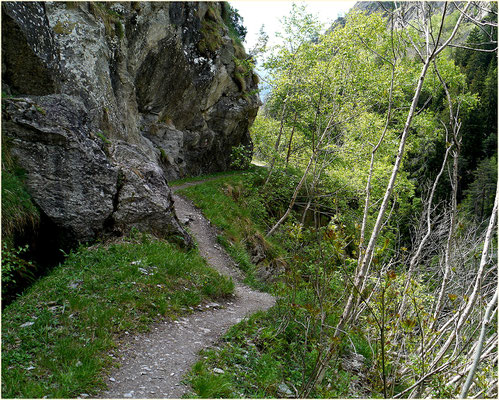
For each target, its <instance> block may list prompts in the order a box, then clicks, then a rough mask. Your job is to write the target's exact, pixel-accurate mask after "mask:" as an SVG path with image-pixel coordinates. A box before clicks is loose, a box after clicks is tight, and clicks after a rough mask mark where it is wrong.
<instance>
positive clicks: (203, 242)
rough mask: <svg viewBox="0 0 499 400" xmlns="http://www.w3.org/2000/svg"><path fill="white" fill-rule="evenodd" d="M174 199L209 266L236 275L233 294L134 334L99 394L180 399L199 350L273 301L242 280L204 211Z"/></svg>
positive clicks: (103, 395) (181, 216)
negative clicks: (173, 319)
mask: <svg viewBox="0 0 499 400" xmlns="http://www.w3.org/2000/svg"><path fill="white" fill-rule="evenodd" d="M213 179H217V178H211V179H206V180H204V181H196V182H189V183H185V184H182V185H179V186H177V187H173V188H172V189H173V191H177V190H179V189H182V188H184V187H187V186H193V185H196V184H199V183H202V182H205V181H207V180H213ZM173 198H174V202H175V203H174V206H175V212H176V213H177V216H178V218H179V219H180V220H181V221H185V220H188V221H189V223H188V227H189V229H190V231H191V233H192V236H193V237H194V238H195V240H196V241H197V244H198V249H199V252H200V254H201V255H202V256H203V257H204V258H205V259H206V260H207V262H208V264H209V265H210V266H211V267H213V268H215V269H216V270H217V271H219V272H220V273H221V274H224V275H226V276H230V277H232V279H233V281H234V283H235V290H234V295H233V296H232V298H230V299H228V300H225V301H222V302H219V303H210V304H207V305H204V306H203V307H198V308H197V309H196V311H194V312H193V313H192V314H190V315H188V316H186V317H184V318H180V319H179V320H178V321H166V322H162V323H158V324H156V325H155V326H153V327H152V329H151V332H149V333H146V334H141V335H136V336H135V337H133V338H131V339H132V340H130V341H128V343H127V344H126V345H125V348H124V349H123V350H122V351H121V354H120V362H121V368H119V369H116V370H113V371H111V373H110V375H109V382H108V390H106V391H105V392H102V393H101V395H100V396H99V397H100V398H180V397H181V396H182V395H184V394H185V393H187V392H188V390H189V388H188V387H187V386H186V385H184V384H183V383H182V382H181V381H182V376H183V375H184V374H185V373H186V372H188V371H189V369H190V368H191V367H192V365H193V364H194V363H195V362H196V361H197V359H198V353H199V351H200V350H202V349H203V348H206V347H208V346H210V345H212V344H214V343H215V342H216V341H217V340H218V339H220V337H221V336H222V335H223V334H224V333H225V332H226V331H227V329H228V328H229V327H231V326H232V325H234V324H236V323H238V322H239V321H241V320H242V319H243V318H244V317H245V316H248V315H250V314H252V313H254V312H256V311H258V310H266V309H268V308H270V307H272V306H273V305H274V304H275V299H274V298H273V297H272V296H271V295H269V294H268V293H262V292H258V291H255V290H253V289H251V288H249V287H248V286H246V285H244V284H243V283H241V281H242V278H243V276H242V274H241V272H240V271H239V270H238V269H237V268H236V266H235V264H234V262H233V261H232V259H231V258H230V257H229V256H228V255H227V253H226V252H225V251H224V250H223V249H222V248H221V247H220V246H219V245H218V244H217V241H216V237H217V232H216V230H215V229H214V228H213V227H212V226H211V225H210V223H209V222H208V221H207V220H206V218H205V217H204V216H203V214H202V213H201V211H200V210H199V209H197V208H196V207H194V205H193V204H192V203H191V202H190V201H189V200H187V199H185V198H183V197H181V196H178V195H174V196H173ZM201 309H203V311H201Z"/></svg>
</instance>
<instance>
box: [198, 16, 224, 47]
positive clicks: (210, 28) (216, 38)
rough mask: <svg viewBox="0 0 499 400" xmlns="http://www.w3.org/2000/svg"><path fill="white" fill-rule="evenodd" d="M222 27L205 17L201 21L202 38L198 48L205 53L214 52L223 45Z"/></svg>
mask: <svg viewBox="0 0 499 400" xmlns="http://www.w3.org/2000/svg"><path fill="white" fill-rule="evenodd" d="M221 29H222V27H221V26H220V25H219V24H218V23H217V22H214V21H211V20H208V19H204V20H203V21H202V22H201V35H202V38H201V40H200V41H199V43H198V50H199V52H200V53H201V54H203V55H208V53H210V52H211V53H214V52H215V51H217V50H218V49H219V48H220V47H222V43H223V42H222V35H221V34H220V31H221Z"/></svg>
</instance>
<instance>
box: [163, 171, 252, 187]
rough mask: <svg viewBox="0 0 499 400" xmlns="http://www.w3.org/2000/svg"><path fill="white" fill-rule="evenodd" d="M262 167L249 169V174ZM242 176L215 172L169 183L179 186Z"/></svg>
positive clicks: (238, 172)
mask: <svg viewBox="0 0 499 400" xmlns="http://www.w3.org/2000/svg"><path fill="white" fill-rule="evenodd" d="M258 168H260V167H257V166H250V168H249V169H248V171H249V172H252V171H254V170H256V169H258ZM238 175H241V171H237V170H234V171H221V172H214V173H213V174H207V175H200V176H189V177H186V178H182V179H177V180H175V181H171V182H168V185H169V186H178V185H181V184H183V183H189V182H197V181H201V180H205V179H212V178H224V177H227V176H238Z"/></svg>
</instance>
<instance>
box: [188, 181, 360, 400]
mask: <svg viewBox="0 0 499 400" xmlns="http://www.w3.org/2000/svg"><path fill="white" fill-rule="evenodd" d="M249 182H251V178H250V177H249V175H248V174H246V173H240V174H235V175H232V176H224V177H220V179H216V180H213V181H208V182H205V183H203V184H199V185H196V186H193V187H189V188H186V189H182V190H181V191H180V193H181V194H182V195H185V196H186V197H188V198H190V199H191V200H192V201H193V202H194V203H195V204H196V206H198V207H199V208H201V209H202V210H203V213H204V214H205V216H206V217H207V218H208V219H209V220H210V221H211V222H212V223H213V224H214V225H215V226H217V227H218V228H219V229H220V230H221V232H222V235H221V236H220V238H219V239H220V243H222V244H223V245H224V247H225V248H226V249H227V250H228V251H229V253H231V255H232V256H233V258H234V259H236V260H237V261H238V262H239V264H240V267H241V268H242V269H244V270H247V271H249V273H250V274H249V276H250V277H252V278H251V280H252V281H253V283H255V282H258V281H257V280H256V279H255V278H254V276H255V268H256V267H255V266H254V265H252V264H251V262H250V261H249V259H250V257H249V256H248V253H247V250H246V246H245V243H246V242H247V240H248V237H252V236H254V235H255V234H256V235H260V234H261V232H262V228H261V227H260V225H259V223H258V220H259V218H255V209H254V208H259V207H262V204H260V203H259V202H258V200H257V201H252V200H251V197H252V195H251V194H250V195H249V198H248V196H247V193H246V194H245V191H246V189H241V188H246V187H247V185H248V183H249ZM279 189H280V188H277V187H276V188H274V189H273V190H277V191H279ZM267 195H269V193H267ZM270 195H273V193H270ZM256 211H257V212H256V214H257V215H258V210H256ZM260 221H261V218H260ZM268 245H269V247H270V253H272V252H273V253H274V254H273V256H274V257H275V256H278V257H286V254H285V252H284V250H283V249H282V248H281V247H280V246H277V245H276V244H275V243H269V244H268ZM267 289H269V290H271V291H273V292H275V293H277V294H280V295H282V296H284V297H286V296H292V294H290V293H289V288H288V287H285V285H284V284H283V283H279V282H277V283H276V284H274V285H273V286H272V287H267ZM339 290H342V289H341V288H340V289H339ZM310 295H311V294H310V293H308V292H307V291H300V290H298V291H297V292H296V293H295V295H293V297H294V300H293V301H294V302H296V303H298V304H295V305H294V306H295V307H296V309H293V310H291V309H290V308H289V303H288V302H287V301H286V300H284V299H282V300H281V301H278V305H277V306H276V307H274V308H272V309H270V310H269V311H267V312H260V313H257V314H255V315H253V316H252V317H251V318H249V319H247V320H245V321H243V322H241V323H240V324H237V325H235V326H234V327H233V328H231V329H230V330H229V332H228V333H227V334H226V335H225V336H224V338H223V340H222V343H220V344H219V345H217V346H215V347H214V348H212V349H208V350H205V351H203V352H202V356H203V357H202V359H201V360H200V361H199V362H198V363H197V364H196V365H195V366H194V367H193V369H192V371H191V372H190V374H189V376H188V378H187V381H188V382H189V383H190V384H191V386H192V388H193V390H194V393H193V394H192V396H194V397H201V398H218V397H225V398H239V397H243V398H271V397H286V394H285V393H284V392H283V390H286V389H288V390H291V392H292V393H293V394H294V389H293V385H295V386H296V387H298V388H299V387H300V386H301V384H302V383H303V380H304V379H306V376H308V373H310V367H311V366H312V365H313V363H314V360H315V357H316V356H317V352H316V350H315V347H314V344H313V343H308V344H306V343H305V339H304V336H303V335H302V330H303V329H302V325H301V324H302V323H304V322H305V323H306V320H305V319H303V318H304V316H306V313H305V314H304V313H303V312H302V311H303V310H301V309H302V308H303V307H306V306H307V303H308V302H309V301H310V299H309V296H310ZM302 319H303V320H302ZM353 340H354V341H355V342H357V340H356V338H354V339H353ZM363 344H364V343H363V342H362V341H360V342H358V343H356V346H357V347H358V346H359V345H363ZM215 368H219V369H222V370H223V371H224V373H223V374H218V373H216V372H214V369H215ZM304 371H306V375H303V372H304ZM351 379H352V375H351V374H350V373H349V372H346V371H342V370H341V368H338V365H337V364H335V365H332V368H330V369H329V370H328V371H327V373H326V379H325V380H324V385H323V386H322V387H319V388H317V390H316V391H314V392H313V393H312V396H313V397H345V396H347V395H349V390H350V389H349V384H350V381H351ZM283 384H285V385H286V386H283ZM350 394H351V393H350Z"/></svg>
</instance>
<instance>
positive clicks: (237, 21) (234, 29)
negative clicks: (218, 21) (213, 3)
mask: <svg viewBox="0 0 499 400" xmlns="http://www.w3.org/2000/svg"><path fill="white" fill-rule="evenodd" d="M222 18H223V20H224V22H225V25H227V27H228V28H229V36H230V37H231V38H232V39H234V40H235V41H236V42H237V43H238V44H241V42H242V41H244V39H245V38H246V34H247V33H248V30H247V29H246V27H245V26H244V25H243V17H241V15H239V11H238V10H237V9H235V8H233V7H232V6H231V5H230V4H229V3H227V2H223V4H222Z"/></svg>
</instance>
